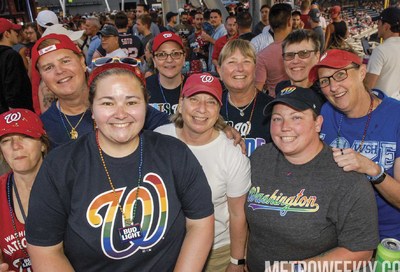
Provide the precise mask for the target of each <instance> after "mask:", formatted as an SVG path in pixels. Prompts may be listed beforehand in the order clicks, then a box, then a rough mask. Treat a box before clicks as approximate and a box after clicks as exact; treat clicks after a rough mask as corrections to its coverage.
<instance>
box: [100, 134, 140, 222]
mask: <svg viewBox="0 0 400 272" xmlns="http://www.w3.org/2000/svg"><path fill="white" fill-rule="evenodd" d="M96 144H97V148H98V149H99V155H100V160H101V163H102V164H103V168H104V171H105V172H106V176H107V180H108V183H109V184H110V187H111V189H112V191H113V194H114V197H115V200H116V202H117V203H118V208H119V210H120V212H121V214H122V218H123V219H124V222H125V225H126V226H129V225H133V220H134V219H135V216H136V210H137V202H138V198H139V190H140V184H141V180H142V167H143V138H142V137H141V136H140V135H139V151H140V161H139V177H138V185H137V189H136V199H135V204H134V206H133V215H132V217H131V218H127V217H126V216H125V213H124V210H123V209H122V206H121V203H119V200H118V196H117V193H116V192H115V186H114V183H113V182H112V180H111V177H110V173H109V172H108V168H107V166H106V162H105V160H104V156H103V150H102V149H101V147H100V142H99V133H98V131H97V130H96Z"/></svg>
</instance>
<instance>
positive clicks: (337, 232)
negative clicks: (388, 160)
mask: <svg viewBox="0 0 400 272" xmlns="http://www.w3.org/2000/svg"><path fill="white" fill-rule="evenodd" d="M321 106H322V104H321V100H320V99H319V97H318V96H317V95H316V93H315V92H313V91H312V90H310V89H305V88H301V87H297V86H288V87H286V88H284V89H282V90H278V92H277V97H276V99H275V100H274V101H272V102H270V103H269V104H268V105H267V106H266V108H265V110H264V114H265V115H266V116H268V117H270V118H271V129H270V131H271V137H272V141H273V143H270V144H266V145H264V146H262V147H260V148H258V149H256V151H254V153H253V154H252V156H251V157H250V163H251V183H252V186H251V188H250V191H249V193H248V196H247V202H246V204H245V210H246V217H247V221H248V223H249V238H248V239H249V240H248V244H247V265H248V268H249V271H255V272H258V271H264V270H265V271H269V270H268V269H266V268H267V267H268V263H269V262H268V261H270V262H275V263H274V264H272V263H271V265H274V266H275V267H272V268H273V269H272V270H271V271H278V270H277V269H275V268H276V267H277V268H278V269H279V267H280V265H281V264H279V261H299V263H297V264H293V263H289V264H288V263H286V265H287V267H284V268H285V269H288V270H284V271H318V269H317V267H321V265H322V263H323V262H335V263H332V264H330V267H332V265H334V267H335V269H338V271H350V270H353V269H355V267H353V266H352V265H358V263H359V262H360V263H361V262H362V261H365V262H366V261H369V260H370V259H371V256H372V253H373V250H374V249H375V248H376V247H377V245H378V243H379V239H378V238H379V236H378V230H377V210H376V203H375V199H374V193H373V190H372V187H371V185H370V184H369V183H368V182H366V181H365V177H364V176H363V175H361V174H358V173H354V172H351V173H347V172H344V171H343V170H342V169H341V167H339V166H338V165H337V164H336V163H335V161H334V160H333V158H332V151H331V149H330V147H329V146H328V145H326V144H324V143H323V142H322V140H321V139H320V137H319V133H320V131H321V126H322V123H323V117H322V116H321V115H320V110H321ZM340 261H354V262H353V263H352V264H351V265H349V266H343V263H342V264H341V263H338V262H340ZM308 262H312V263H310V264H308ZM361 264H362V263H361ZM317 265H319V266H317ZM313 268H314V269H313Z"/></svg>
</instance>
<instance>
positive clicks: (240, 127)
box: [226, 121, 266, 157]
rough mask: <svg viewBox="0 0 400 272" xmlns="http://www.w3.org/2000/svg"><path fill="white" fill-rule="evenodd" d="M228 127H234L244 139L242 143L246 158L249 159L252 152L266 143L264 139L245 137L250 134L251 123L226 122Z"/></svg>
mask: <svg viewBox="0 0 400 272" xmlns="http://www.w3.org/2000/svg"><path fill="white" fill-rule="evenodd" d="M226 123H227V124H228V125H230V126H231V127H234V128H235V129H236V130H237V131H238V132H239V133H240V135H241V136H242V138H244V142H245V144H246V150H247V156H248V157H250V155H251V153H253V151H254V150H256V148H257V147H259V146H262V145H264V144H265V143H266V141H265V139H264V138H260V137H257V138H252V137H247V136H248V135H249V134H250V132H251V123H250V122H248V121H247V122H238V123H236V124H235V123H234V122H233V121H227V122H226Z"/></svg>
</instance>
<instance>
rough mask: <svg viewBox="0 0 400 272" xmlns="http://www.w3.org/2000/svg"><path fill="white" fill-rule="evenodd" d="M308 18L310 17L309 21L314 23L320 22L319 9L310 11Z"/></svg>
mask: <svg viewBox="0 0 400 272" xmlns="http://www.w3.org/2000/svg"><path fill="white" fill-rule="evenodd" d="M308 16H310V19H311V20H313V21H314V22H316V23H319V22H320V19H319V18H320V17H321V12H320V11H319V9H311V10H310V11H309V12H308Z"/></svg>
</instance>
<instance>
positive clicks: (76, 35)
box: [42, 24, 85, 41]
mask: <svg viewBox="0 0 400 272" xmlns="http://www.w3.org/2000/svg"><path fill="white" fill-rule="evenodd" d="M84 32H85V30H79V31H71V30H68V29H66V28H64V27H63V26H62V25H61V24H57V25H52V26H49V27H48V28H46V30H45V31H44V33H43V35H42V37H44V36H47V35H49V34H62V35H66V36H68V37H69V38H70V39H71V40H72V41H77V40H79V39H80V38H81V37H82V35H83V33H84Z"/></svg>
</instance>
